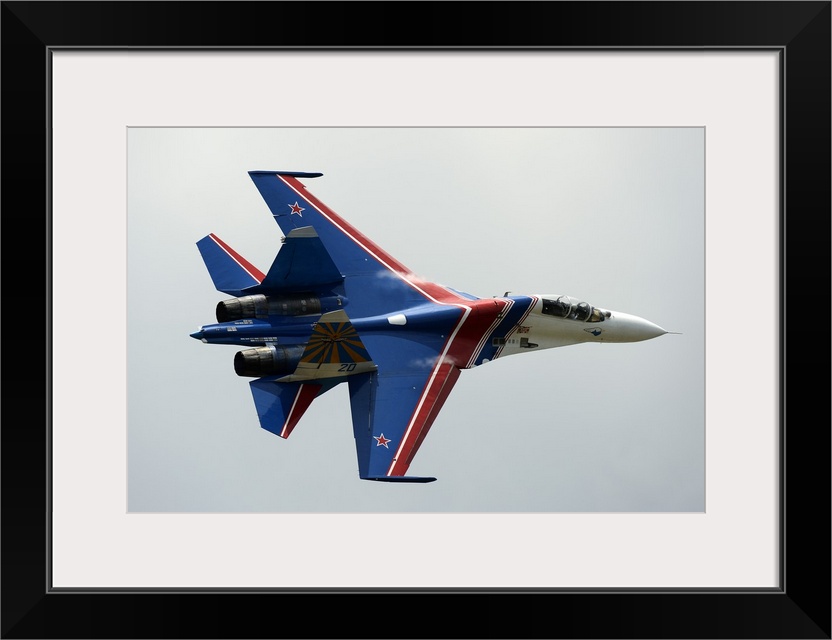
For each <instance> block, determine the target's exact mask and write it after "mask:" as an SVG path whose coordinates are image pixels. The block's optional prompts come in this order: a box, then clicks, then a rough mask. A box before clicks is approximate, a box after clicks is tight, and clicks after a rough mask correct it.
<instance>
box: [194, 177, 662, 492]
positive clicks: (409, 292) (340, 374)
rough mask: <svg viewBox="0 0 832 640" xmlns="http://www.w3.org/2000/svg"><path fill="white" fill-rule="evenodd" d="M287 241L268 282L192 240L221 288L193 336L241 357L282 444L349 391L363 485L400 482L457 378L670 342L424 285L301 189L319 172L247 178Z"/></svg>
mask: <svg viewBox="0 0 832 640" xmlns="http://www.w3.org/2000/svg"><path fill="white" fill-rule="evenodd" d="M249 175H250V176H251V179H252V180H253V181H254V184H255V186H256V187H257V189H258V190H259V191H260V194H261V195H262V196H263V199H264V200H265V202H266V204H267V205H268V208H269V209H270V211H271V214H272V216H274V219H275V222H277V224H278V226H279V227H280V229H281V231H282V233H283V234H284V236H283V238H282V240H281V241H282V247H280V250H279V251H278V253H277V257H276V258H275V259H274V262H273V264H272V265H271V268H270V269H269V270H268V272H267V273H265V274H263V273H262V272H260V271H259V270H258V269H257V268H255V267H254V266H253V265H252V264H251V263H249V262H248V261H247V260H246V259H245V258H243V257H242V256H241V255H240V254H238V253H237V252H236V251H234V250H233V249H232V248H231V247H229V246H228V245H227V244H226V243H225V242H223V241H222V240H220V239H219V238H218V237H217V236H215V235H214V234H210V235H207V236H205V237H204V238H202V239H201V240H200V241H199V242H197V243H196V244H197V247H198V248H199V251H200V253H201V254H202V258H203V260H204V261H205V265H206V267H207V268H208V271H209V273H210V275H211V279H212V280H213V282H214V286H215V287H216V288H217V290H219V291H221V292H223V293H225V294H227V295H229V296H233V297H232V298H230V299H228V300H224V301H222V302H220V303H219V304H218V305H217V309H216V315H217V322H216V323H215V324H206V325H203V326H201V327H200V328H199V329H198V330H197V331H196V332H194V333H192V334H191V337H193V338H196V339H197V340H201V341H202V342H206V343H209V344H232V345H241V346H243V347H245V348H244V349H242V350H240V351H238V352H237V353H236V355H235V356H234V370H235V372H236V373H237V375H239V376H244V377H248V378H253V380H251V381H250V383H249V384H250V386H251V392H252V395H253V397H254V405H255V407H256V409H257V415H258V417H259V420H260V426H261V427H263V428H264V429H266V430H268V431H270V432H272V433H274V434H276V435H278V436H280V437H281V438H288V437H289V434H291V433H292V430H293V429H294V428H295V426H296V425H297V424H298V421H299V420H300V419H301V416H303V413H304V411H306V409H307V408H308V407H309V406H310V404H311V403H312V401H313V400H314V399H315V398H317V397H318V396H319V395H321V394H323V393H326V392H327V391H328V390H330V389H332V388H333V387H334V386H335V385H337V384H339V383H342V382H346V383H347V384H348V385H349V398H350V408H351V411H352V425H353V432H354V435H355V446H356V449H357V453H358V473H359V476H360V477H361V478H363V479H365V480H382V481H387V482H430V481H433V480H435V478H431V477H416V476H409V475H407V470H408V468H409V467H410V464H411V463H412V462H413V457H414V456H415V455H416V452H417V451H418V450H419V446H420V445H421V443H422V441H423V440H424V438H425V436H426V435H427V433H428V430H429V429H430V427H431V425H432V424H433V422H434V421H435V420H436V417H437V415H438V414H439V411H440V409H441V408H442V405H443V404H444V402H445V400H446V399H447V397H448V394H449V393H450V392H451V390H452V389H453V387H454V385H455V384H456V382H457V379H458V378H459V375H460V372H461V371H462V370H463V369H470V368H472V367H475V366H478V365H481V364H484V363H487V362H490V361H492V360H496V359H497V358H503V357H505V356H509V355H513V354H517V353H527V352H530V351H540V350H541V349H550V348H552V347H563V346H566V345H574V344H579V343H584V342H638V341H641V340H649V339H651V338H655V337H657V336H660V335H662V334H665V333H667V332H666V331H665V330H664V329H662V328H661V327H659V326H657V325H655V324H653V323H652V322H648V321H647V320H644V319H643V318H639V317H637V316H634V315H630V314H627V313H621V312H619V311H611V310H608V309H602V308H600V307H595V306H593V305H591V304H588V303H587V302H583V301H580V300H576V299H574V298H571V297H569V296H566V295H554V294H553V295H548V294H542V295H505V296H503V297H494V298H478V297H476V296H473V295H470V294H467V293H463V292H460V291H456V290H454V289H451V288H449V287H446V286H443V285H440V284H436V283H434V282H428V281H426V280H424V279H422V278H419V277H418V276H416V275H415V274H414V273H413V272H412V271H411V270H410V269H408V268H407V267H405V266H404V265H403V264H402V263H401V262H399V261H398V260H396V259H395V258H394V257H393V256H391V255H390V254H389V253H387V252H386V251H384V249H382V248H381V247H379V246H378V245H377V244H375V243H374V242H373V241H372V240H370V239H369V238H368V237H367V236H365V235H364V234H363V233H361V232H360V231H359V230H358V229H356V228H355V227H353V226H352V225H351V224H350V223H349V222H348V221H346V220H345V219H344V218H342V217H341V216H339V215H338V214H336V213H335V212H334V211H332V209H330V208H329V207H327V206H326V205H325V204H324V203H322V202H321V201H320V200H318V199H317V198H316V197H315V196H313V195H312V194H311V193H309V192H308V191H307V190H306V187H305V186H304V185H303V184H302V183H301V182H300V180H299V178H315V177H318V176H321V175H322V174H320V173H304V172H298V171H250V172H249Z"/></svg>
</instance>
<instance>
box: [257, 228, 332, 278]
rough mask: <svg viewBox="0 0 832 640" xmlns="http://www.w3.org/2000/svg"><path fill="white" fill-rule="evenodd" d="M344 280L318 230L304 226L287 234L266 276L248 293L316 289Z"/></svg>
mask: <svg viewBox="0 0 832 640" xmlns="http://www.w3.org/2000/svg"><path fill="white" fill-rule="evenodd" d="M343 279H344V278H343V277H342V276H341V272H340V271H339V270H338V267H336V266H335V264H334V263H333V262H332V258H330V257H329V253H327V250H326V249H325V248H324V245H323V243H322V242H321V239H320V238H319V237H318V234H317V233H316V232H315V229H313V228H312V227H302V228H300V229H294V230H292V231H290V232H289V233H288V234H287V235H286V237H285V238H284V240H283V246H282V247H281V248H280V251H278V252H277V257H276V258H275V259H274V263H273V264H272V267H271V269H269V272H268V273H267V274H266V277H265V278H263V279H262V281H261V282H260V283H259V284H258V285H256V286H254V287H251V288H249V289H248V290H247V291H246V293H247V294H248V293H265V294H269V293H280V292H287V291H308V290H316V289H320V288H322V287H323V286H324V285H330V286H331V285H334V284H336V283H338V282H341V281H342V280H343Z"/></svg>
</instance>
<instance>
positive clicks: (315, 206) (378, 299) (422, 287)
mask: <svg viewBox="0 0 832 640" xmlns="http://www.w3.org/2000/svg"><path fill="white" fill-rule="evenodd" d="M320 175H322V174H320V173H303V172H298V171H249V176H250V177H251V179H252V181H253V182H254V185H255V186H256V187H257V189H258V191H259V192H260V195H261V196H262V197H263V200H264V201H265V203H266V205H267V206H268V208H269V211H270V212H271V214H272V216H273V217H274V220H275V222H276V223H277V224H278V226H279V227H280V229H281V231H282V232H283V234H284V236H285V237H287V238H292V237H294V234H295V233H297V230H298V229H302V228H304V227H311V228H312V229H314V233H315V235H316V236H317V238H318V239H319V242H320V245H321V247H322V249H323V250H324V251H325V253H326V254H328V255H329V257H330V258H331V262H332V266H331V267H330V266H327V267H326V268H325V271H326V274H327V275H326V276H324V277H333V276H334V275H335V274H336V273H337V275H338V277H339V279H340V278H343V279H344V287H345V295H346V296H347V297H348V298H350V300H351V302H350V304H351V309H352V313H353V314H354V315H355V316H372V315H378V314H382V313H386V312H388V311H390V310H391V309H399V308H403V307H407V306H412V305H413V304H414V303H419V302H422V303H424V302H433V303H444V304H454V303H463V302H466V301H470V300H471V299H472V298H473V296H469V295H465V294H462V293H460V292H457V291H454V290H452V289H450V288H447V287H444V286H442V285H439V284H436V283H433V282H428V281H426V280H423V279H420V278H418V277H417V276H415V275H414V274H413V272H412V271H411V270H410V269H408V268H407V267H406V266H404V265H403V264H402V263H401V262H399V261H398V260H397V259H396V258H394V257H393V256H392V255H390V254H389V253H387V252H386V251H385V250H384V249H382V248H381V247H380V246H379V245H377V244H376V243H374V242H373V241H372V240H370V239H369V238H368V237H367V236H365V235H364V234H363V233H361V232H360V231H359V230H358V229H356V228H355V227H354V226H352V225H351V224H350V223H349V222H347V221H346V220H344V219H343V218H342V217H341V216H339V215H338V214H337V213H335V212H334V211H333V210H332V209H330V208H329V207H328V206H327V205H325V204H324V203H323V202H321V201H320V200H319V199H318V198H316V197H315V196H314V195H312V194H311V193H309V191H307V188H306V186H305V185H304V184H302V183H301V182H300V181H299V180H298V178H315V177H318V176H320ZM316 243H317V239H316V241H315V242H307V243H306V245H307V246H313V245H316ZM324 251H322V252H324ZM281 253H283V250H281ZM266 279H267V280H270V278H269V277H268V276H267V278H266ZM264 284H265V283H264ZM353 294H355V295H353Z"/></svg>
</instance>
